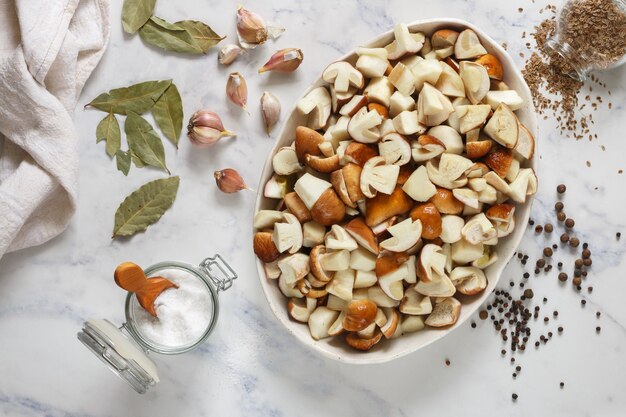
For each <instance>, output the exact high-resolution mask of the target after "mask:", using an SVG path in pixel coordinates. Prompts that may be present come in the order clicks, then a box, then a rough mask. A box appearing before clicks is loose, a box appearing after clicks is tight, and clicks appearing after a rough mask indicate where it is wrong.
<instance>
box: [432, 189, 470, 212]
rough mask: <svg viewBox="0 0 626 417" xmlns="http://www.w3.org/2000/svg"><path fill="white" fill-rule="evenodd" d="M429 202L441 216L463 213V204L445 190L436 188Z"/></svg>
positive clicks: (450, 192)
mask: <svg viewBox="0 0 626 417" xmlns="http://www.w3.org/2000/svg"><path fill="white" fill-rule="evenodd" d="M429 202H431V203H433V204H434V205H435V207H436V208H437V210H438V211H439V212H440V213H441V214H460V213H461V212H462V211H463V203H461V202H460V201H459V200H457V199H456V198H455V197H454V195H453V194H452V191H450V190H448V189H446V188H441V187H437V193H436V194H435V195H434V196H432V197H431V198H430V200H429Z"/></svg>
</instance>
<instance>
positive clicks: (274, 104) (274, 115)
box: [261, 91, 280, 135]
mask: <svg viewBox="0 0 626 417" xmlns="http://www.w3.org/2000/svg"><path fill="white" fill-rule="evenodd" d="M261 115H262V116H263V124H265V131H266V132H267V134H268V135H269V134H270V131H271V130H272V127H274V125H275V124H276V122H277V121H278V118H279V117H280V102H279V101H278V99H277V98H276V96H275V95H274V94H272V93H270V92H268V91H266V92H264V93H263V95H262V96H261Z"/></svg>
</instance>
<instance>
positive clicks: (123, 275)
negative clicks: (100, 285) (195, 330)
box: [113, 262, 178, 317]
mask: <svg viewBox="0 0 626 417" xmlns="http://www.w3.org/2000/svg"><path fill="white" fill-rule="evenodd" d="M113 276H114V278H115V283H116V284H117V285H119V286H120V287H121V288H123V289H125V290H126V291H129V292H134V293H135V296H136V297H137V301H139V305H141V306H142V307H143V308H144V309H145V310H146V311H147V312H148V313H150V314H152V316H154V317H156V316H157V313H156V310H155V309H154V300H156V299H157V297H158V296H159V295H161V293H162V292H163V291H165V290H166V289H168V288H172V287H174V288H178V285H176V284H174V283H173V282H172V281H170V280H169V279H167V278H163V277H151V278H148V277H146V274H145V273H144V272H143V269H141V267H140V266H139V265H137V264H134V263H132V262H124V263H121V264H119V265H118V266H117V268H115V273H114V274H113Z"/></svg>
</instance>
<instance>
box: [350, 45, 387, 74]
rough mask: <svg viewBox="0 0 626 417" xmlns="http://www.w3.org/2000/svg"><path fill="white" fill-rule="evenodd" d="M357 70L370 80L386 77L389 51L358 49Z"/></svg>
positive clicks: (382, 49) (383, 49)
mask: <svg viewBox="0 0 626 417" xmlns="http://www.w3.org/2000/svg"><path fill="white" fill-rule="evenodd" d="M356 54H357V55H358V56H359V58H358V59H357V61H356V69H358V70H359V71H360V72H361V74H363V75H364V76H366V77H368V78H374V77H382V76H383V75H385V71H386V70H387V65H388V64H389V61H388V60H387V50H386V49H385V48H357V50H356Z"/></svg>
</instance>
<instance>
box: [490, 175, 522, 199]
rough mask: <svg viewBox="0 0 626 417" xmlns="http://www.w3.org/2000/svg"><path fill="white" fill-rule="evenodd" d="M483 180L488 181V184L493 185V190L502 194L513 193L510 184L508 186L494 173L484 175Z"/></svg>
mask: <svg viewBox="0 0 626 417" xmlns="http://www.w3.org/2000/svg"><path fill="white" fill-rule="evenodd" d="M518 175H519V174H518ZM483 178H484V179H485V180H486V181H487V184H489V185H491V186H492V187H493V188H495V189H496V190H497V191H499V192H501V193H504V194H509V192H510V191H511V187H510V186H509V184H507V182H506V181H504V180H503V179H502V178H501V177H500V176H499V175H498V174H496V173H495V172H494V171H489V172H487V173H485V174H483Z"/></svg>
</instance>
